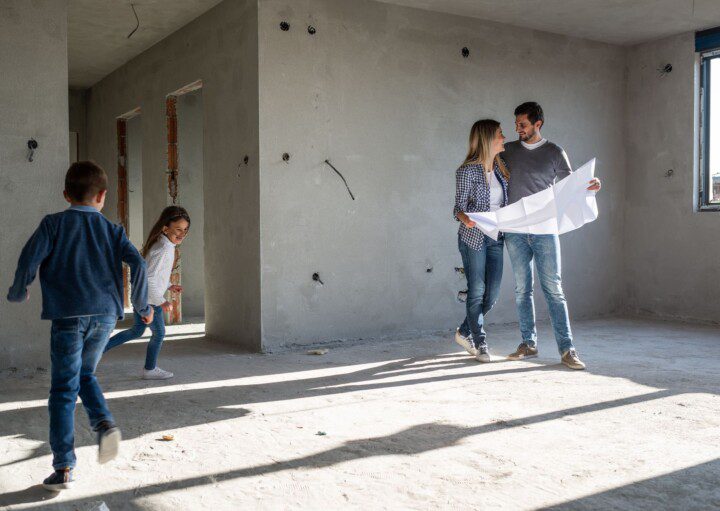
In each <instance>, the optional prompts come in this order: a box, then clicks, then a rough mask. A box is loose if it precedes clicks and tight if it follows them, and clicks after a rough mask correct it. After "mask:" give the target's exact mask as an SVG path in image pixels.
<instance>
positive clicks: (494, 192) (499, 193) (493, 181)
mask: <svg viewBox="0 0 720 511" xmlns="http://www.w3.org/2000/svg"><path fill="white" fill-rule="evenodd" d="M485 176H486V177H489V178H490V211H496V210H498V209H500V206H501V205H502V202H503V189H502V185H501V184H500V180H499V179H498V177H497V176H496V175H495V172H492V173H490V175H488V174H487V173H485Z"/></svg>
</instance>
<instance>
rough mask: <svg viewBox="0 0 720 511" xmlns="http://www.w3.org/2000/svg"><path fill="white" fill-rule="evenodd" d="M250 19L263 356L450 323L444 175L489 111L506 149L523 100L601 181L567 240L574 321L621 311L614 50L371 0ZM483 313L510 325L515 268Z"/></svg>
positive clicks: (282, 2) (295, 7)
mask: <svg viewBox="0 0 720 511" xmlns="http://www.w3.org/2000/svg"><path fill="white" fill-rule="evenodd" d="M259 20H260V22H259V37H260V48H259V51H260V88H259V89H260V150H261V175H260V179H261V220H262V229H261V233H262V235H261V244H262V305H263V307H262V316H263V337H264V342H265V344H266V345H267V346H270V347H272V346H274V345H279V344H283V343H290V342H301V343H305V342H317V341H324V340H329V339H338V338H363V337H368V336H384V335H396V334H403V333H411V332H418V331H430V330H433V331H436V330H440V329H450V328H453V327H454V326H456V325H457V324H458V323H459V321H460V320H461V318H462V317H463V315H464V304H461V303H459V302H458V301H457V293H458V291H459V290H461V289H464V288H465V282H464V280H463V279H462V278H461V277H459V276H458V275H457V274H456V273H455V271H454V268H455V267H456V266H460V265H461V261H460V256H459V254H458V250H457V235H456V232H457V224H456V222H454V221H453V220H452V219H451V211H452V206H453V199H454V187H455V182H454V171H455V169H456V168H457V166H458V165H459V164H460V162H461V161H462V159H463V157H464V155H465V153H466V151H467V146H466V144H467V138H468V133H469V129H470V126H471V125H472V123H473V122H474V121H475V120H477V119H479V118H483V117H493V118H496V119H498V120H500V121H501V122H502V123H503V127H504V129H505V132H506V134H507V135H508V137H509V139H514V138H515V135H514V132H513V127H514V125H513V121H514V117H513V115H512V114H513V109H514V107H515V106H516V105H518V104H519V103H521V102H523V101H527V100H537V101H539V102H540V103H541V104H542V105H543V107H544V108H545V111H546V115H547V126H546V129H545V130H544V131H543V133H544V135H545V136H547V137H548V138H549V139H551V140H553V141H555V142H557V143H559V144H560V145H562V146H564V147H565V149H566V150H567V152H568V153H569V155H570V158H571V161H572V162H573V163H574V164H576V165H579V164H582V163H584V162H585V161H587V160H588V159H590V158H592V157H593V156H595V157H597V158H598V167H597V169H598V175H599V176H600V177H601V178H603V179H604V180H605V185H604V189H603V191H602V193H601V194H600V195H599V197H598V201H599V206H600V212H601V213H600V218H599V219H598V221H596V222H595V223H594V224H592V225H589V226H587V227H585V228H583V229H582V230H580V231H577V232H574V233H570V234H567V235H564V236H563V237H562V245H563V265H564V267H563V270H564V283H565V290H566V293H567V297H568V299H569V302H570V312H571V316H572V317H574V318H577V317H588V316H597V315H600V314H603V313H608V312H610V311H613V310H614V309H615V308H616V307H617V306H618V305H619V303H620V298H621V292H622V289H623V287H622V283H621V270H622V257H623V243H622V236H620V235H619V233H621V232H622V220H623V216H622V207H623V202H624V199H623V197H624V196H623V190H624V184H625V183H624V172H625V157H624V154H625V151H624V144H623V142H624V138H623V123H624V115H623V109H624V99H625V78H624V67H625V66H624V64H625V53H624V51H623V49H622V48H619V47H613V46H609V45H603V44H598V43H593V42H589V41H585V40H581V39H575V38H570V37H563V36H557V35H551V34H547V33H541V32H536V31H532V30H527V29H520V28H516V27H510V26H505V25H501V24H497V23H491V22H484V21H481V20H477V19H470V18H463V17H458V16H452V15H445V14H440V13H435V12H427V11H422V10H415V9H409V8H403V7H398V6H394V5H387V4H380V3H376V2H372V1H366V0H352V1H350V0H299V1H289V0H266V1H262V2H260V12H259ZM282 21H286V22H288V23H289V24H290V30H289V31H281V30H280V28H279V24H280V22H282ZM308 25H312V26H314V27H315V29H316V34H315V35H310V34H309V33H308V30H307V27H308ZM463 47H467V48H468V49H469V50H470V56H469V57H468V58H463V57H462V55H461V49H462V48H463ZM285 152H287V153H289V154H290V160H289V161H288V162H287V163H286V162H284V161H283V160H282V157H281V156H282V154H283V153H285ZM326 158H329V159H330V161H331V162H332V163H333V164H334V165H335V166H336V167H337V168H338V169H339V170H340V171H341V172H342V173H343V174H344V175H345V177H346V178H347V180H348V182H349V184H350V187H351V189H352V191H353V193H354V194H355V195H356V197H357V200H355V201H353V200H352V199H351V198H350V196H349V194H348V192H347V191H346V190H345V187H344V185H343V183H342V181H341V180H340V178H339V177H338V176H337V175H336V174H334V172H333V171H332V170H331V169H330V168H329V167H327V166H326V165H324V164H323V161H324V160H325V159H326ZM428 269H432V271H431V272H428ZM315 272H319V274H320V277H321V279H322V280H323V282H324V285H320V284H319V283H317V282H314V281H312V280H311V276H312V275H313V273H315ZM540 294H541V293H538V296H540ZM537 303H538V306H539V307H538V313H539V316H540V317H543V318H546V317H547V316H546V314H545V310H546V309H545V305H544V300H543V299H542V298H539V299H538V300H537ZM488 319H489V321H490V322H506V321H516V313H515V306H514V295H513V277H512V274H511V271H510V265H509V261H507V260H506V271H505V274H504V281H503V288H502V294H501V297H500V301H499V303H498V305H497V308H496V309H495V310H494V311H493V312H492V313H491V315H490V316H489V318H488ZM491 339H492V337H491ZM490 342H492V340H491V341H490ZM543 342H548V343H550V344H552V341H551V340H545V341H543ZM579 344H580V345H582V344H581V342H580V343H579Z"/></svg>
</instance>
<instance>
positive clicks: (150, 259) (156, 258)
mask: <svg viewBox="0 0 720 511" xmlns="http://www.w3.org/2000/svg"><path fill="white" fill-rule="evenodd" d="M145 261H146V262H147V276H148V277H147V279H148V303H149V304H150V305H155V306H157V305H162V304H163V303H165V292H166V291H167V290H168V288H169V287H170V274H171V273H172V268H173V263H174V262H175V244H174V243H173V242H172V241H170V240H169V239H167V236H165V235H164V234H162V235H160V237H159V238H158V240H157V241H156V242H155V244H154V245H153V246H152V248H151V249H150V252H148V254H147V256H145Z"/></svg>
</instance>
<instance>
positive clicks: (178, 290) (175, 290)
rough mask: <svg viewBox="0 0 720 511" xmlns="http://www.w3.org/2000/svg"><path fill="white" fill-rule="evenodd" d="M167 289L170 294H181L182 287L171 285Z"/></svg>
mask: <svg viewBox="0 0 720 511" xmlns="http://www.w3.org/2000/svg"><path fill="white" fill-rule="evenodd" d="M168 289H169V290H170V292H171V293H182V292H183V288H182V286H175V285H172V286H170V287H169V288H168Z"/></svg>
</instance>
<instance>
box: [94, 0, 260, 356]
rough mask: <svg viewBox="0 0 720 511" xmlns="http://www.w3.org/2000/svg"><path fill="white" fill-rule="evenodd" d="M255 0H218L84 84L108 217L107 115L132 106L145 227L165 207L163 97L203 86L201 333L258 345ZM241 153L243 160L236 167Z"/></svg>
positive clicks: (110, 161) (110, 124) (111, 142)
mask: <svg viewBox="0 0 720 511" xmlns="http://www.w3.org/2000/svg"><path fill="white" fill-rule="evenodd" d="M257 55H258V52H257V2H256V1H251V0H242V1H241V0H226V1H225V2H223V3H221V4H219V5H218V6H216V7H215V8H213V9H211V10H210V11H208V12H207V13H205V14H204V15H202V16H200V17H199V18H197V19H195V20H194V21H192V22H191V23H189V24H188V25H186V26H185V27H183V28H182V29H180V30H179V31H177V32H175V33H174V34H172V35H170V36H169V37H167V38H166V39H164V40H163V41H161V42H159V43H158V44H156V45H155V46H153V47H152V48H150V49H149V50H147V51H145V52H144V53H142V54H141V55H139V56H138V57H136V58H135V59H133V60H131V61H130V62H128V63H127V64H125V65H124V66H122V67H120V68H119V69H117V70H116V71H114V72H113V73H112V74H110V75H109V76H108V77H106V78H105V79H103V80H102V81H101V82H99V83H98V84H96V85H95V86H93V87H92V89H91V90H90V93H89V102H88V138H89V140H88V142H89V148H90V157H91V158H94V159H95V160H96V161H98V162H99V163H100V164H101V165H103V166H105V167H106V168H107V169H108V170H109V173H110V175H111V176H112V179H111V189H110V192H111V193H110V194H108V208H107V211H106V212H107V214H108V216H109V217H110V218H113V219H114V218H115V217H116V216H115V215H116V205H117V194H116V188H117V186H116V177H117V174H116V172H115V171H114V169H115V168H116V158H117V148H116V145H117V142H116V133H115V118H116V116H118V115H120V114H122V113H124V112H128V111H130V110H132V109H134V108H136V107H138V106H139V107H141V110H142V116H141V122H142V125H143V130H142V132H143V149H142V151H143V158H142V159H143V195H144V201H143V202H144V207H143V216H144V222H143V224H144V227H145V230H146V231H147V230H148V229H149V228H150V227H151V226H152V224H153V223H154V222H155V221H156V220H157V217H158V215H159V214H160V211H161V210H162V208H163V207H165V206H166V205H167V200H168V192H167V176H166V174H165V170H166V169H167V161H166V155H167V135H166V122H165V121H166V117H165V98H166V95H167V94H170V93H171V92H173V91H176V90H178V89H180V88H181V87H183V86H186V85H188V84H190V83H192V82H195V81H196V80H198V79H202V80H203V84H204V86H203V100H204V101H203V108H204V111H205V124H204V139H203V145H204V148H205V156H204V161H203V169H204V173H205V182H204V185H205V186H204V203H205V222H204V223H205V236H204V242H205V247H206V250H207V251H206V254H207V257H206V258H205V263H206V272H205V277H206V282H207V286H208V288H209V289H211V290H212V292H210V293H208V296H207V300H206V301H207V305H208V314H207V317H206V321H207V333H208V336H210V337H214V338H217V339H219V340H223V341H227V342H233V343H238V344H241V345H243V346H246V347H248V348H252V349H258V348H259V346H260V344H259V343H260V281H259V267H260V241H259V218H258V217H259V181H258V92H257V88H258V82H257V80H258V77H257V58H258V56H257ZM245 155H248V156H249V158H248V164H245V163H244V162H243V159H244V156H245Z"/></svg>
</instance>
